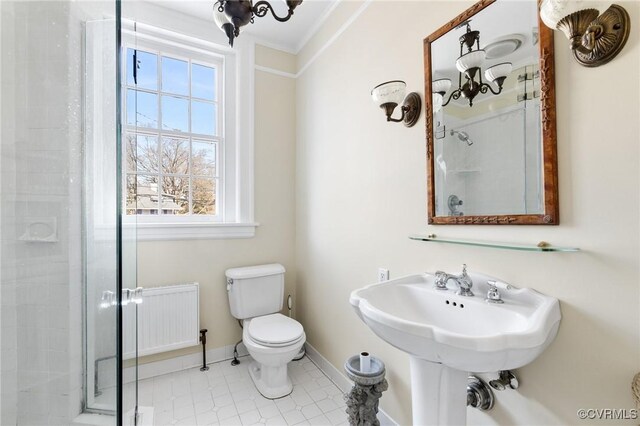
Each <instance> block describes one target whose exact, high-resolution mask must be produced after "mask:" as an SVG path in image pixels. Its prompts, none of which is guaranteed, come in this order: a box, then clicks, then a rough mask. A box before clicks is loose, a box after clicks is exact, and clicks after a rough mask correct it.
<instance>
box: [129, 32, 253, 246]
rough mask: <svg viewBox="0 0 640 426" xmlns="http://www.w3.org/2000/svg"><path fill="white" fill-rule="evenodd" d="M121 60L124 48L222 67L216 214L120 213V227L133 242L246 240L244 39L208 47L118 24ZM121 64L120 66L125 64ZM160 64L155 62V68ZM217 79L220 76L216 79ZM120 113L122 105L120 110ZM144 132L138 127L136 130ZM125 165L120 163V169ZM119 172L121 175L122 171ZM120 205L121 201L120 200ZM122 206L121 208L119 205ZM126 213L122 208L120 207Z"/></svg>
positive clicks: (248, 83) (249, 222) (249, 100)
mask: <svg viewBox="0 0 640 426" xmlns="http://www.w3.org/2000/svg"><path fill="white" fill-rule="evenodd" d="M122 27H123V28H122V34H123V38H122V41H123V43H122V44H123V45H122V46H121V49H122V55H123V56H122V57H123V58H126V53H127V50H126V49H127V48H134V49H138V50H143V51H149V52H152V53H157V52H162V53H164V54H166V55H168V56H170V57H174V58H177V59H180V58H184V57H185V56H187V57H189V58H190V59H192V60H193V61H194V62H195V63H203V64H205V65H206V64H207V63H219V64H221V66H222V79H220V78H219V79H220V80H221V84H222V86H223V90H222V93H223V97H222V99H219V102H218V108H219V112H218V114H219V116H220V117H221V118H222V123H221V126H220V127H219V129H220V132H219V133H220V136H222V137H223V143H221V144H219V145H218V148H219V152H218V154H217V156H218V158H219V159H221V161H219V162H218V164H216V166H217V167H220V171H219V173H218V174H219V176H220V178H221V179H220V181H221V183H222V185H221V187H218V188H216V191H217V193H216V198H217V199H220V200H221V202H219V203H218V202H216V204H217V207H218V208H221V210H222V211H220V212H219V213H218V214H217V215H216V216H205V217H199V216H197V215H192V216H173V215H165V216H162V215H151V216H146V215H129V216H127V215H123V223H124V226H125V227H129V228H135V230H136V235H137V239H138V240H139V241H153V240H184V239H216V238H251V237H253V236H254V235H255V228H256V226H258V224H257V223H255V222H254V177H253V165H254V159H253V149H254V146H253V139H254V129H253V126H254V72H253V70H254V51H255V43H254V41H253V39H251V38H250V37H246V38H244V40H238V41H237V42H236V43H235V48H234V49H230V48H228V47H227V46H221V45H219V44H215V43H211V42H208V41H205V40H201V39H197V38H194V37H191V36H187V35H184V34H179V33H176V32H173V31H168V30H164V29H160V28H157V27H154V26H150V25H146V24H142V23H134V22H133V21H125V22H123V25H122ZM124 62H125V61H123V64H122V65H123V67H124V66H126V64H125V63H124ZM159 66H160V64H159ZM121 72H122V75H123V76H124V78H123V82H122V84H123V86H122V90H123V103H124V102H125V100H126V92H124V91H125V90H126V89H127V86H126V69H123V70H121ZM218 77H220V76H218ZM123 111H124V106H123ZM126 129H127V125H126V115H124V113H123V131H122V138H123V140H124V138H125V137H126ZM139 130H140V132H141V133H145V131H144V128H139ZM124 167H126V164H124V159H123V168H124ZM123 174H124V171H123ZM122 202H123V203H125V200H122ZM125 207H126V206H125ZM123 212H126V208H125V209H123Z"/></svg>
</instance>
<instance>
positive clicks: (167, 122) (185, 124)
mask: <svg viewBox="0 0 640 426" xmlns="http://www.w3.org/2000/svg"><path fill="white" fill-rule="evenodd" d="M162 128H163V129H165V130H173V131H175V132H188V131H189V101H187V100H186V99H180V98H174V97H173V96H163V97H162Z"/></svg>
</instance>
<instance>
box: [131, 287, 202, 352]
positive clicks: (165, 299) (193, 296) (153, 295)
mask: <svg viewBox="0 0 640 426" xmlns="http://www.w3.org/2000/svg"><path fill="white" fill-rule="evenodd" d="M136 306H137V307H138V336H137V338H138V356H144V355H151V354H157V353H159V352H166V351H172V350H174V349H180V348H186V347H189V346H195V345H198V344H199V342H200V335H199V334H200V327H199V317H200V316H199V312H198V309H199V303H198V283H193V284H181V285H172V286H166V287H154V288H145V289H144V290H142V303H140V304H138V305H136V304H135V303H129V304H128V305H126V306H123V307H122V308H123V309H122V323H123V325H122V328H123V330H122V331H123V336H122V341H123V346H124V347H123V356H124V359H129V358H134V357H135V351H136V316H135V315H136Z"/></svg>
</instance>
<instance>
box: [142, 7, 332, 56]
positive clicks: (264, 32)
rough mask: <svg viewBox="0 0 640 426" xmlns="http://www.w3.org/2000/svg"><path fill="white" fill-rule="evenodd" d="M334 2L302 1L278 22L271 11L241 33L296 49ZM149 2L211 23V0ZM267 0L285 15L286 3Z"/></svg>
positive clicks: (305, 39) (278, 11)
mask: <svg viewBox="0 0 640 426" xmlns="http://www.w3.org/2000/svg"><path fill="white" fill-rule="evenodd" d="M337 1H338V0H304V2H303V3H302V4H301V5H300V6H298V7H297V8H296V10H295V14H294V15H293V17H292V18H291V19H290V20H289V21H287V22H284V23H281V22H278V21H276V20H275V19H273V17H272V16H271V14H267V16H265V17H263V18H258V17H256V18H255V23H254V24H249V25H247V26H246V27H245V28H244V30H243V34H244V33H246V34H251V35H253V36H254V37H256V39H257V40H260V41H261V42H262V43H264V44H266V45H273V46H274V47H279V48H281V49H283V50H286V51H289V52H298V51H299V50H300V48H302V46H303V45H304V43H306V41H307V40H308V38H309V37H310V36H311V35H313V33H314V32H315V31H316V30H317V28H318V26H319V25H320V24H321V23H322V21H324V18H325V17H326V15H327V14H328V13H329V12H330V10H331V9H332V6H333V5H334V4H335V3H336V2H337ZM150 2H152V3H155V4H157V5H159V6H162V7H166V8H169V9H172V10H176V11H179V12H182V13H184V14H186V15H190V16H194V17H196V18H200V19H203V20H206V21H209V22H211V25H214V23H213V16H212V10H213V4H214V3H215V0H150ZM270 3H271V4H272V6H273V8H274V9H275V11H276V13H277V14H278V15H279V16H285V15H286V14H287V5H286V3H285V1H284V0H271V1H270Z"/></svg>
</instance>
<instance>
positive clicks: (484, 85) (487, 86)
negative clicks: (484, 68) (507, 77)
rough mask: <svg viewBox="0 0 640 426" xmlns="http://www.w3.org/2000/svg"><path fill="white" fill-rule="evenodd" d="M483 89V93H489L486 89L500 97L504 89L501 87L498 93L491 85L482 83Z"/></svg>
mask: <svg viewBox="0 0 640 426" xmlns="http://www.w3.org/2000/svg"><path fill="white" fill-rule="evenodd" d="M482 88H483V89H484V91H483V92H482V93H487V90H486V88H488V89H489V90H491V93H493V94H494V95H499V94H500V93H502V87H499V88H498V91H497V92H496V91H495V90H493V87H491V85H490V84H487V83H482Z"/></svg>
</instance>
